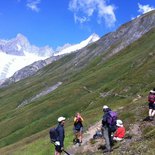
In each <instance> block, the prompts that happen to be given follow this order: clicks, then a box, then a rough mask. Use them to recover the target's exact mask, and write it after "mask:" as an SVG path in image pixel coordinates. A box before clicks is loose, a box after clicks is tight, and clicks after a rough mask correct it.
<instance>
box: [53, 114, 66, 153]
mask: <svg viewBox="0 0 155 155" xmlns="http://www.w3.org/2000/svg"><path fill="white" fill-rule="evenodd" d="M58 123H59V124H58V126H57V128H56V131H57V134H58V135H57V140H56V142H55V155H61V152H62V151H63V150H64V138H65V131H64V124H65V117H59V118H58Z"/></svg>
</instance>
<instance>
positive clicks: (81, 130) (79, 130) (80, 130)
mask: <svg viewBox="0 0 155 155" xmlns="http://www.w3.org/2000/svg"><path fill="white" fill-rule="evenodd" d="M77 132H80V133H82V132H83V127H80V129H76V128H74V133H77Z"/></svg>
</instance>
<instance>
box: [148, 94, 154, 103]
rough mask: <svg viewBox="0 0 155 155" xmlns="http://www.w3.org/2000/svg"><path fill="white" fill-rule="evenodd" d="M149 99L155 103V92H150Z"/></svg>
mask: <svg viewBox="0 0 155 155" xmlns="http://www.w3.org/2000/svg"><path fill="white" fill-rule="evenodd" d="M148 101H149V102H150V103H154V102H155V94H152V93H150V94H149V96H148Z"/></svg>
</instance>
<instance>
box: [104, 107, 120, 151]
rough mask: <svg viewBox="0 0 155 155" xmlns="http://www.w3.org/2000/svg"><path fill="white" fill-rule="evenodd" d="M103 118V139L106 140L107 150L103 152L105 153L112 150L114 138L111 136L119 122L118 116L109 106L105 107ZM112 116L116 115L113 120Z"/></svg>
mask: <svg viewBox="0 0 155 155" xmlns="http://www.w3.org/2000/svg"><path fill="white" fill-rule="evenodd" d="M103 112H104V115H103V118H102V132H103V137H104V139H105V150H103V153H106V152H111V151H112V149H111V147H112V144H113V141H112V137H111V134H112V132H114V131H115V130H114V128H116V127H115V126H116V120H117V114H116V112H113V111H112V110H111V109H110V108H109V107H108V106H107V105H104V106H103ZM112 114H114V117H113V119H112Z"/></svg>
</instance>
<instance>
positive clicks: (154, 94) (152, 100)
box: [148, 88, 155, 121]
mask: <svg viewBox="0 0 155 155" xmlns="http://www.w3.org/2000/svg"><path fill="white" fill-rule="evenodd" d="M148 102H149V119H150V121H152V120H153V117H154V115H155V88H154V89H153V90H150V93H149V95H148Z"/></svg>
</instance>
